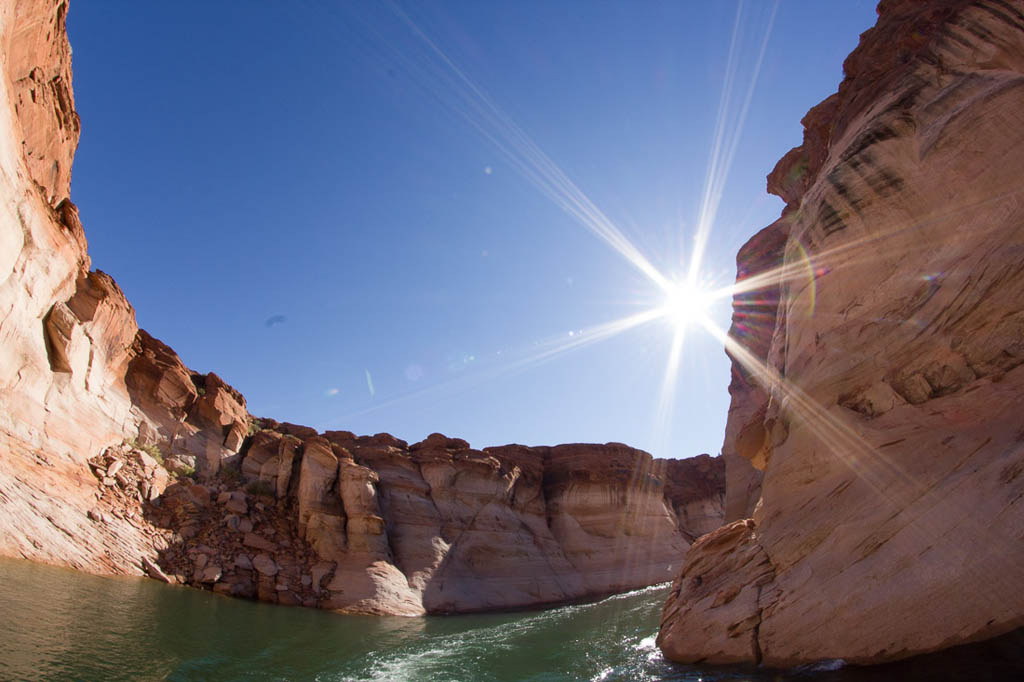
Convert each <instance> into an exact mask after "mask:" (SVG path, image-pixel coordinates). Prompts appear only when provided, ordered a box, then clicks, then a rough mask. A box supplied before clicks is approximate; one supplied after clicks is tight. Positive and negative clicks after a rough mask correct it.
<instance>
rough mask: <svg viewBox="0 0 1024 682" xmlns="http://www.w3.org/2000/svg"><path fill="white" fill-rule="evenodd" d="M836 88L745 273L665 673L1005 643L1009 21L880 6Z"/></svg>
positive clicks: (1012, 282)
mask: <svg viewBox="0 0 1024 682" xmlns="http://www.w3.org/2000/svg"><path fill="white" fill-rule="evenodd" d="M844 70H845V78H844V80H843V82H842V84H841V85H840V87H839V91H838V93H837V94H835V95H833V96H832V97H830V98H828V99H827V100H825V101H824V102H822V103H821V104H820V105H818V106H817V107H815V108H814V109H812V110H811V111H810V113H808V115H807V116H806V118H805V119H804V121H803V123H804V128H805V134H804V142H803V144H802V145H801V146H800V147H797V148H796V149H794V150H792V151H791V152H789V153H788V154H787V155H786V156H785V157H784V158H783V159H782V161H780V162H779V164H778V166H777V167H776V168H775V169H774V170H773V171H772V173H771V175H770V176H769V178H768V187H769V190H770V191H771V192H773V193H775V194H777V195H779V196H780V197H782V198H783V199H784V200H785V201H786V208H785V210H784V211H783V216H782V218H781V219H780V220H779V221H778V222H776V223H775V224H773V225H771V226H769V227H768V228H765V230H764V231H763V232H762V233H760V234H759V235H757V236H756V237H755V238H754V239H753V240H752V241H751V242H750V244H748V246H747V247H745V248H744V250H743V252H742V253H741V255H740V277H739V278H738V280H739V281H738V288H739V290H740V291H741V292H742V293H739V294H738V295H737V297H736V301H735V315H734V324H733V329H732V338H733V340H734V341H733V343H732V344H731V346H730V348H729V352H730V355H731V356H732V357H733V360H734V372H733V383H732V386H730V392H731V394H732V406H731V408H730V412H729V423H728V427H727V428H728V433H727V436H726V442H725V449H724V453H725V457H726V458H727V468H728V492H727V501H726V505H727V515H728V517H729V520H734V521H735V522H734V523H732V524H729V525H727V526H725V527H723V528H721V529H719V530H717V531H715V532H713V533H711V534H710V535H707V536H705V537H703V538H701V539H700V540H698V541H697V542H696V543H695V544H694V545H693V547H692V548H691V549H690V551H689V553H688V555H687V558H686V561H685V564H684V566H683V569H682V571H681V572H680V574H679V575H678V576H677V578H676V581H675V584H674V587H673V591H672V595H671V597H670V599H669V601H668V603H667V604H666V606H665V610H664V613H663V616H662V627H661V632H660V635H659V639H658V642H659V644H660V646H661V648H662V649H663V651H664V652H665V654H666V656H668V657H669V658H671V659H674V660H678V661H708V662H729V661H759V662H762V663H764V664H767V665H772V666H788V665H791V664H795V663H801V662H807V661H814V660H818V659H830V658H842V659H845V660H847V661H849V662H857V663H869V662H879V661H884V660H890V659H896V658H902V657H906V656H909V655H912V654H916V653H923V652H929V651H935V650H938V649H942V648H945V647H948V646H952V645H954V644H959V643H964V642H969V641H974V640H979V639H984V638H988V637H993V636H996V635H999V634H1001V633H1003V632H1007V631H1008V630H1010V629H1013V628H1016V627H1019V626H1021V625H1024V591H1022V590H1021V589H1020V584H1019V583H1020V578H1021V577H1022V575H1024V574H1022V571H1021V566H1024V543H1022V540H1024V535H1022V529H1024V476H1021V472H1022V471H1024V430H1022V428H1021V419H1020V408H1021V405H1022V404H1024V267H1022V264H1024V204H1022V202H1021V198H1020V178H1021V177H1024V135H1022V133H1021V130H1022V129H1024V128H1022V125H1021V124H1022V123H1024V120H1022V119H1024V2H1020V1H1010V0H987V1H986V0H978V1H973V2H971V1H967V0H955V1H954V0H947V1H944V2H938V1H937V2H928V3H921V2H914V1H910V0H884V1H883V2H882V3H881V4H880V5H879V19H878V24H877V25H876V26H875V27H874V28H873V29H871V30H869V31H867V32H865V33H864V35H863V36H862V37H861V42H860V45H859V46H858V47H857V49H856V50H855V51H854V52H853V53H852V54H851V55H850V57H849V58H848V59H847V61H846V63H845V64H844ZM765 273H769V275H768V276H765ZM743 289H746V291H742V290H743ZM776 301H777V302H778V303H777V304H776ZM751 304H753V305H751ZM744 517H752V518H746V519H745V518H744ZM736 519H740V520H736Z"/></svg>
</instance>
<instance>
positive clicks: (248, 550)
mask: <svg viewBox="0 0 1024 682" xmlns="http://www.w3.org/2000/svg"><path fill="white" fill-rule="evenodd" d="M261 423H262V424H263V425H264V426H265V427H269V428H264V429H262V430H261V431H259V432H258V433H256V434H255V435H254V436H253V438H252V439H251V444H250V445H249V447H248V448H247V450H246V452H245V456H244V459H243V460H242V462H241V469H240V471H241V477H242V480H239V481H235V482H234V483H235V484H236V489H234V490H232V488H231V485H230V484H229V483H228V482H227V481H226V480H225V476H224V475H223V474H222V476H221V477H219V478H214V479H211V480H210V481H209V482H208V483H207V484H206V485H205V486H188V485H177V486H172V488H171V489H170V490H169V491H168V492H167V493H166V494H165V495H164V496H163V498H162V500H161V501H162V506H161V507H160V508H159V509H157V510H154V511H153V514H152V516H153V518H154V519H155V521H156V523H157V525H158V526H160V527H164V528H174V529H177V532H178V533H179V534H180V535H181V537H182V541H181V542H178V543H176V544H172V545H171V546H170V547H169V548H167V549H166V550H164V551H163V552H162V553H161V556H160V560H159V562H158V564H159V566H160V568H161V570H162V571H163V572H164V573H165V574H167V575H171V576H176V578H175V579H177V580H180V581H182V582H188V583H191V584H195V585H197V586H204V585H208V586H210V587H212V589H214V590H216V591H220V592H224V593H226V594H233V595H238V596H246V597H258V598H260V599H263V600H266V601H275V602H279V603H287V604H304V605H307V606H318V607H320V608H328V609H336V610H342V611H348V612H359V613H382V614H383V613H390V614H403V615H418V614H422V613H427V612H429V613H453V612H466V611H480V610H493V609H508V608H516V607H523V606H535V605H540V604H548V603H558V602H564V601H567V600H573V599H579V598H582V597H586V596H594V595H600V594H607V593H611V592H618V591H623V590H628V589H632V588H636V587H641V586H645V585H651V584H655V583H659V582H665V581H667V580H669V579H671V577H672V576H673V575H674V573H675V571H676V570H677V569H678V567H679V565H680V560H681V557H682V555H683V553H684V552H685V550H686V547H687V546H688V545H689V542H688V540H687V538H689V537H694V536H696V535H699V534H701V533H702V532H703V530H704V528H705V527H707V526H708V525H712V524H717V523H718V522H720V520H721V515H722V506H721V505H722V494H723V489H722V480H723V478H724V471H723V466H722V463H721V460H720V459H718V458H715V459H712V458H710V457H708V456H706V455H705V456H703V457H701V458H695V459H694V460H693V461H689V460H682V461H678V460H654V459H652V458H651V456H650V455H648V454H647V453H645V452H642V451H639V450H635V449H633V448H629V447H627V446H625V445H620V444H616V443H610V444H608V445H582V444H577V445H559V446H554V447H526V446H521V445H506V446H502V447H495V448H485V449H484V450H474V449H472V448H470V447H469V444H468V443H466V441H464V440H461V439H457V438H447V437H445V436H443V435H441V434H433V435H431V436H430V437H428V438H427V439H426V440H424V441H422V442H420V443H415V444H413V445H411V446H409V445H407V444H406V443H405V442H404V441H402V440H399V439H397V438H394V437H393V436H390V435H388V434H378V435H376V436H361V437H357V436H355V435H354V434H352V433H349V432H345V431H329V432H327V433H324V434H316V432H314V431H312V430H311V429H309V430H306V429H301V428H296V427H294V426H293V425H280V424H276V423H275V422H273V421H272V420H261ZM277 429H282V430H277ZM282 431H287V432H288V433H286V432H282ZM295 433H298V434H300V435H299V436H296V435H292V434H295ZM228 471H230V470H228ZM665 471H671V472H672V476H671V477H667V476H666V474H665ZM238 486H244V487H245V490H246V491H247V492H242V491H241V490H239V489H237V487H238ZM197 488H201V489H202V492H200V493H199V494H198V495H197V494H196V489H197ZM669 493H671V494H669ZM676 508H681V509H684V510H687V512H688V514H689V515H686V514H683V515H679V514H677V512H676V511H675V509H676ZM716 514H717V516H716ZM687 523H692V525H687ZM197 547H199V548H202V549H201V550H197V549H196V548H197ZM198 555H203V556H205V557H206V559H203V560H201V563H202V565H199V564H197V563H196V560H197V556H198ZM239 557H242V558H239ZM261 557H262V558H261ZM257 559H259V560H260V561H261V562H262V564H263V565H264V567H265V568H268V569H269V570H268V571H261V570H260V569H259V562H257ZM250 564H252V565H250ZM210 566H217V567H218V570H219V573H218V574H217V575H216V577H213V573H214V572H212V571H211V569H210V568H209V567H210ZM254 567H255V568H254ZM270 567H276V569H277V570H274V569H273V568H270ZM254 571H255V572H254Z"/></svg>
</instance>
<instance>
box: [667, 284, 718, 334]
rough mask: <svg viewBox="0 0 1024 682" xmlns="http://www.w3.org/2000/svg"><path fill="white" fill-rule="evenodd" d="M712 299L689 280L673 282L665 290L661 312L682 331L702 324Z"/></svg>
mask: <svg viewBox="0 0 1024 682" xmlns="http://www.w3.org/2000/svg"><path fill="white" fill-rule="evenodd" d="M710 303H711V297H710V296H709V294H708V292H707V291H704V290H703V289H701V288H700V287H699V286H697V285H696V284H693V283H691V282H690V281H688V280H685V279H684V280H683V281H681V282H673V283H672V284H671V285H670V286H668V287H667V288H666V289H665V298H664V299H663V301H662V305H661V308H659V309H658V310H659V312H660V313H661V315H662V316H663V317H664V318H665V319H667V320H668V321H669V322H670V323H671V324H672V326H673V327H675V328H676V329H678V330H682V329H684V328H686V327H689V326H690V325H692V324H695V323H698V322H700V321H701V320H702V319H703V318H704V317H705V316H706V314H707V309H708V305H709V304H710Z"/></svg>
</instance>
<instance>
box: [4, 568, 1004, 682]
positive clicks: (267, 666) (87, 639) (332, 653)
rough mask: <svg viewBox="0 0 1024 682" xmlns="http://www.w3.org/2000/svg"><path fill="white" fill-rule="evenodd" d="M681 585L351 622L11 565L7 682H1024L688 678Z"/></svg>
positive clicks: (852, 674)
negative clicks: (668, 640) (496, 609)
mask: <svg viewBox="0 0 1024 682" xmlns="http://www.w3.org/2000/svg"><path fill="white" fill-rule="evenodd" d="M666 593H667V586H660V587H654V588H648V589H645V590H638V591H635V592H630V593H628V594H624V595H618V596H614V597H609V598H607V599H603V600H601V601H597V602H593V603H587V604H576V605H570V606H563V607H559V608H554V609H548V610H544V611H523V612H516V613H501V614H486V615H465V616H435V617H427V618H395V617H384V618H381V617H372V616H343V615H338V614H333V613H326V612H322V611H317V610H313V609H301V608H287V607H278V606H271V605H267V604H260V603H255V602H248V601H242V600H236V599H229V598H225V597H220V596H217V595H214V594H212V593H209V592H200V591H198V590H194V589H190V588H185V587H173V586H168V585H164V584H161V583H157V582H155V581H152V580H147V579H143V578H102V577H96V576H90V575H84V574H81V573H76V572H73V571H69V570H65V569H60V568H54V567H50V566H43V565H39V564H33V563H29V562H25V561H15V560H8V559H0V679H2V680H21V679H28V680H34V679H45V680H324V681H328V680H338V681H341V680H388V681H395V682H398V681H402V680H465V681H467V682H476V681H484V680H538V681H539V680H691V681H696V680H701V681H707V682H712V681H714V680H750V681H752V682H754V681H757V682H760V681H761V680H782V679H806V680H814V682H848V681H861V680H903V679H912V680H935V679H950V680H953V679H957V680H959V679H963V680H983V679H993V680H995V679H999V680H1002V679H1007V680H1010V679H1024V658H1022V657H1021V651H1022V649H1024V638H1022V637H1021V636H1019V635H1013V636H1011V638H1010V639H1006V638H1004V639H1003V640H1000V641H999V642H997V643H996V644H994V645H987V648H985V649H964V650H962V651H960V652H957V653H955V654H954V655H940V656H938V657H928V658H921V659H915V660H912V661H909V662H905V663H901V664H898V665H896V666H888V667H885V668H867V669H857V668H852V667H842V668H841V669H839V670H831V671H830V670H826V669H824V668H829V667H836V665H831V666H830V665H824V666H818V668H817V669H816V670H795V671H756V670H751V669H721V668H709V667H693V666H679V665H675V664H672V663H669V662H667V661H665V660H664V659H663V658H662V657H661V655H660V652H659V651H658V649H657V647H655V645H654V637H655V634H656V633H657V627H658V616H659V613H660V610H661V604H662V602H663V600H664V598H665V595H666Z"/></svg>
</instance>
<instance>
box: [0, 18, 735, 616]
mask: <svg viewBox="0 0 1024 682" xmlns="http://www.w3.org/2000/svg"><path fill="white" fill-rule="evenodd" d="M66 14H67V2H66V0H0V53H2V62H0V63H2V65H3V68H2V70H3V75H2V78H0V99H2V101H3V103H4V104H3V105H2V106H0V553H3V554H7V555H12V556H21V557H26V558H31V559H36V560H40V561H48V562H51V563H58V564H65V565H69V566H72V567H75V568H79V569H82V570H89V571H94V572H101V573H142V572H146V573H148V574H149V575H151V576H153V577H155V578H158V579H160V580H165V581H168V582H182V583H188V584H192V585H196V586H200V587H204V588H208V589H212V590H214V591H217V592H221V593H224V594H230V595H236V596H244V597H250V598H258V599H262V600H266V601H272V602H277V603H282V604H304V605H307V606H317V607H321V608H328V609H339V610H346V611H357V612H365V613H392V614H406V615H414V614H420V613H424V612H428V611H429V612H454V611H472V610H481V609H496V608H510V607H521V606H530V605H538V604H545V603H551V602H560V601H565V600H569V599H576V598H580V597H584V596H588V595H596V594H603V593H608V592H614V591H619V590H625V589H630V588H633V587H638V586H643V585H649V584H652V583H657V582H662V581H667V580H669V579H670V578H671V576H672V575H673V574H674V572H675V570H676V569H677V568H678V566H679V563H680V561H681V557H682V555H683V553H684V551H685V549H686V547H687V546H688V545H689V541H690V539H692V538H694V537H696V536H698V535H700V534H702V533H703V532H705V531H706V530H708V529H710V528H712V527H714V526H716V525H717V524H718V522H719V521H720V520H721V517H722V495H723V492H722V479H723V476H724V474H723V467H722V464H721V460H719V459H711V458H709V457H707V456H704V457H702V458H698V460H695V461H694V462H676V461H672V460H669V461H660V460H659V461H655V460H652V458H651V457H650V455H648V454H646V453H643V452H640V451H638V450H634V449H632V448H629V447H626V446H624V445H619V444H608V445H562V446H555V447H534V448H530V447H523V446H518V445H509V446H504V447H499V448H486V449H484V450H482V451H481V450H474V449H472V448H470V447H469V445H468V444H467V443H466V442H465V441H462V440H458V439H450V438H446V437H444V436H441V435H438V434H435V435H433V436H431V437H430V438H428V439H426V440H425V441H423V442H421V443H417V444H414V445H412V446H409V445H407V444H406V443H405V442H404V441H401V440H398V439H396V438H393V437H391V436H389V435H387V434H379V435H377V436H372V437H365V436H364V437H357V436H355V435H353V434H351V433H348V432H328V433H324V434H320V433H317V432H316V431H315V430H314V429H311V428H309V427H303V426H297V425H294V424H286V423H285V424H282V423H278V422H275V421H273V420H255V419H254V418H253V417H252V416H251V415H249V413H248V409H247V406H246V402H245V398H244V397H243V396H242V395H241V394H240V393H239V392H238V391H236V390H235V389H233V388H232V387H231V386H229V385H228V384H227V383H226V382H224V381H223V380H222V379H221V378H220V377H218V376H217V375H216V374H212V373H210V374H200V373H197V372H194V371H192V370H190V369H189V368H188V367H187V366H186V365H185V364H184V363H183V362H182V360H181V358H179V357H178V355H177V354H176V353H175V352H174V351H173V350H172V349H171V348H170V347H168V346H167V345H165V344H163V343H162V342H160V341H159V340H157V339H155V338H153V337H152V336H150V335H149V334H147V333H146V332H145V331H144V330H141V329H139V328H138V326H137V324H136V321H135V314H134V310H133V309H132V307H131V305H130V304H129V303H128V301H127V299H126V298H125V295H124V293H123V292H122V291H121V290H120V288H119V287H118V286H117V284H116V283H115V282H114V280H113V279H112V278H111V277H110V276H109V275H106V274H104V273H102V272H99V271H92V270H91V269H90V261H89V256H88V252H87V245H86V240H85V234H84V231H83V228H82V225H81V222H80V221H79V219H78V211H77V209H76V207H75V205H74V204H73V203H72V202H71V200H70V197H69V186H70V172H71V162H72V158H73V155H74V151H75V147H76V145H77V141H78V134H79V120H78V115H77V114H76V113H75V108H74V97H73V95H72V91H71V63H70V54H71V53H70V49H69V47H68V43H67V37H66V34H65V17H66Z"/></svg>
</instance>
